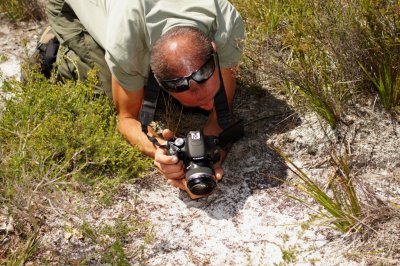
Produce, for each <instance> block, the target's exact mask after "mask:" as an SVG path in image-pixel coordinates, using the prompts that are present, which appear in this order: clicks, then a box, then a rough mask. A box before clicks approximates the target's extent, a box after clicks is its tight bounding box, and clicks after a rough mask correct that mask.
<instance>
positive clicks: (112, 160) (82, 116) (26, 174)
mask: <svg viewBox="0 0 400 266" xmlns="http://www.w3.org/2000/svg"><path fill="white" fill-rule="evenodd" d="M26 77H27V80H26V84H23V83H21V82H18V81H5V82H4V85H3V87H2V88H1V91H2V92H1V94H0V95H2V97H1V98H0V101H1V102H2V103H3V104H4V108H3V109H2V110H1V111H0V140H1V141H0V206H1V208H2V209H1V210H2V211H4V210H6V211H7V212H8V215H9V216H10V217H12V218H13V220H14V221H15V226H16V227H17V229H16V230H18V231H19V235H20V236H21V237H18V235H14V236H13V241H9V242H7V245H5V246H4V249H3V251H2V252H0V264H1V263H2V256H3V257H5V258H6V259H5V261H6V262H7V261H8V262H11V261H21V260H23V261H26V260H27V259H28V258H29V256H31V254H32V249H27V248H26V245H27V244H28V243H26V239H29V236H33V235H34V233H35V232H38V231H40V226H41V224H42V222H41V219H43V218H44V217H42V216H41V215H39V213H41V208H43V207H44V208H46V206H47V205H48V204H49V202H48V201H49V200H48V198H52V196H51V195H55V193H57V192H59V191H61V190H62V191H65V190H67V191H70V192H72V193H81V192H85V193H89V194H91V195H93V196H95V197H97V198H98V199H99V201H98V202H99V204H102V203H106V204H107V203H112V202H113V201H112V199H113V196H114V194H115V192H116V191H118V188H120V186H121V185H122V184H124V183H126V182H135V181H137V180H138V179H139V178H140V177H141V176H142V175H143V173H144V171H145V170H146V168H148V166H150V165H151V164H150V160H149V159H148V158H147V157H144V156H142V154H141V153H140V152H139V150H138V149H136V148H134V147H132V146H131V145H130V144H128V142H127V141H125V140H124V139H123V138H122V137H121V136H120V134H119V133H118V132H117V131H116V115H115V110H114V107H113V104H112V102H111V101H110V100H109V99H108V98H107V97H106V96H96V98H95V97H94V94H93V87H94V84H95V83H96V80H95V78H94V74H93V73H92V74H91V75H90V76H89V81H88V83H87V84H83V83H80V82H78V83H72V82H68V83H66V84H59V85H57V84H53V83H52V82H51V81H49V80H46V79H45V78H44V77H43V76H42V75H39V74H35V73H33V74H32V73H29V74H28V75H26ZM6 96H7V97H6ZM21 195H23V197H21ZM50 204H51V203H50ZM39 206H42V207H39ZM4 208H5V209H4ZM38 237H40V236H38ZM35 239H36V237H35ZM13 250H14V252H13ZM24 250H25V251H26V252H25V251H24ZM28 251H29V253H28ZM16 252H17V253H16ZM18 253H21V255H18ZM3 262H4V261H3Z"/></svg>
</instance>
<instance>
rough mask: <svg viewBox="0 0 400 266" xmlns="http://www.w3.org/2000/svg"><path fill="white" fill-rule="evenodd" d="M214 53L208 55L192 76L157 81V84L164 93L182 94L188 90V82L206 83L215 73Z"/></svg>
mask: <svg viewBox="0 0 400 266" xmlns="http://www.w3.org/2000/svg"><path fill="white" fill-rule="evenodd" d="M214 57H215V53H212V54H211V55H210V58H209V59H208V60H207V62H205V64H204V65H202V66H201V67H200V68H199V69H197V70H196V71H194V72H193V73H192V74H190V75H189V76H186V77H182V78H176V79H166V80H159V79H157V77H156V79H157V81H158V83H159V84H160V85H161V87H163V88H164V89H165V90H166V91H169V92H175V93H179V92H184V91H187V90H188V89H189V86H190V83H189V81H190V80H194V81H195V82H196V83H198V84H201V83H203V82H205V81H207V80H208V79H209V78H210V77H211V76H212V75H213V74H214V71H215V58H214Z"/></svg>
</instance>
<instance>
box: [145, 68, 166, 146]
mask: <svg viewBox="0 0 400 266" xmlns="http://www.w3.org/2000/svg"><path fill="white" fill-rule="evenodd" d="M160 89H161V87H160V85H159V84H158V82H157V80H156V78H155V77H154V74H153V72H152V71H151V70H150V71H149V76H148V79H147V86H146V87H145V88H144V99H143V103H142V108H141V109H140V113H139V119H140V124H141V126H142V132H143V133H145V134H146V136H147V138H148V139H149V141H150V142H151V143H153V144H154V145H156V146H159V147H166V145H161V144H160V143H159V142H158V140H157V139H156V138H155V137H153V136H150V135H149V134H148V129H147V127H148V126H149V125H150V124H151V122H153V120H154V114H155V112H156V107H157V101H158V95H159V94H160Z"/></svg>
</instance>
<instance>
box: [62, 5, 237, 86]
mask: <svg viewBox="0 0 400 266" xmlns="http://www.w3.org/2000/svg"><path fill="white" fill-rule="evenodd" d="M66 2H67V3H68V4H69V5H70V6H71V8H72V9H73V10H74V12H75V14H76V15H77V17H78V18H79V20H80V21H81V23H82V24H83V26H84V27H85V28H86V30H87V31H88V32H89V34H90V35H91V36H92V37H93V38H94V39H95V40H96V42H98V43H99V45H100V46H102V47H103V48H104V50H105V59H106V62H107V64H108V66H109V68H110V71H111V73H112V75H113V76H114V77H115V79H116V80H117V81H118V82H119V83H120V84H121V85H122V87H123V88H125V89H127V90H130V91H134V90H137V89H139V88H141V87H143V86H144V84H145V82H146V79H147V75H148V72H149V63H150V51H151V48H152V46H153V45H154V43H155V42H156V41H157V40H158V38H159V37H160V36H161V35H162V34H163V33H165V32H166V31H168V30H169V29H171V28H173V27H175V26H194V27H197V28H199V29H201V30H202V31H203V32H205V33H206V34H207V35H208V36H209V37H211V38H212V39H213V40H214V42H215V43H216V45H217V51H218V55H219V59H220V64H221V67H232V66H235V65H236V64H237V63H238V62H239V60H240V57H241V53H242V45H243V39H244V25H243V20H242V18H241V16H240V14H239V13H238V11H237V10H236V9H235V8H234V7H233V6H232V4H231V3H229V2H228V1H226V0H197V1H196V0H66Z"/></svg>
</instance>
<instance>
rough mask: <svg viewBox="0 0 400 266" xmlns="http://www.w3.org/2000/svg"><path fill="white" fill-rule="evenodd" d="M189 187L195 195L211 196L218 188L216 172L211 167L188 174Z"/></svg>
mask: <svg viewBox="0 0 400 266" xmlns="http://www.w3.org/2000/svg"><path fill="white" fill-rule="evenodd" d="M186 181H187V186H188V188H189V190H190V192H192V193H193V194H194V195H207V194H210V193H211V192H212V191H213V190H214V188H215V187H216V186H217V182H216V181H215V176H214V171H213V170H212V169H211V168H209V167H197V168H193V169H191V170H189V171H188V172H187V173H186Z"/></svg>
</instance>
